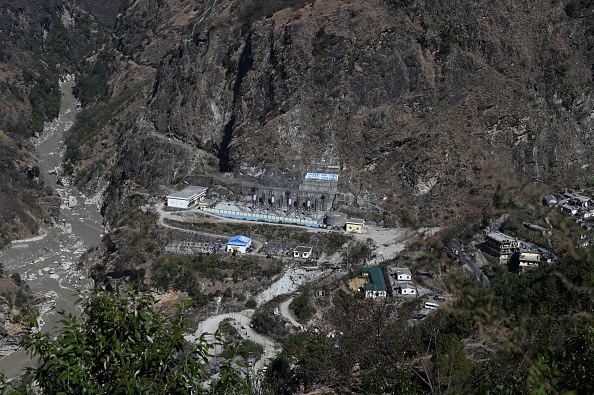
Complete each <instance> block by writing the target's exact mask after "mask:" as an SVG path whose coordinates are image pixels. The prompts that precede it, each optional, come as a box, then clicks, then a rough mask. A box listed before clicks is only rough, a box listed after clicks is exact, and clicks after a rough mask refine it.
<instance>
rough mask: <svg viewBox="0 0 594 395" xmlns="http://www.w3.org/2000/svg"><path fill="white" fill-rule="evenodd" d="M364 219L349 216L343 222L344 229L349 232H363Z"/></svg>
mask: <svg viewBox="0 0 594 395" xmlns="http://www.w3.org/2000/svg"><path fill="white" fill-rule="evenodd" d="M364 225H365V220H364V219H360V218H349V219H347V220H346V223H345V230H346V231H347V232H350V233H363V227H364Z"/></svg>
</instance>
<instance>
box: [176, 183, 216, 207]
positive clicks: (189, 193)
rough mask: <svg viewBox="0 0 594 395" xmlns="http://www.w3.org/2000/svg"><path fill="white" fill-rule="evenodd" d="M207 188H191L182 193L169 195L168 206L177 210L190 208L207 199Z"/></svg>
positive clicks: (183, 190)
mask: <svg viewBox="0 0 594 395" xmlns="http://www.w3.org/2000/svg"><path fill="white" fill-rule="evenodd" d="M207 190H208V188H206V187H198V186H189V187H187V188H184V189H182V190H181V191H177V192H173V193H172V194H171V195H167V206H168V207H176V208H184V209H187V208H190V207H192V206H193V205H194V204H196V202H198V201H200V200H202V199H204V198H205V197H206V191H207Z"/></svg>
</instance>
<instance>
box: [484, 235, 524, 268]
mask: <svg viewBox="0 0 594 395" xmlns="http://www.w3.org/2000/svg"><path fill="white" fill-rule="evenodd" d="M520 247H521V242H520V240H518V239H517V238H515V237H511V236H508V235H506V234H504V233H501V232H491V233H489V234H487V235H485V244H484V251H485V252H486V253H487V254H489V255H492V256H494V257H496V258H499V261H500V262H501V263H503V262H507V261H508V260H509V258H510V257H511V256H512V254H513V253H514V252H519V251H520Z"/></svg>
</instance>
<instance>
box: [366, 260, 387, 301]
mask: <svg viewBox="0 0 594 395" xmlns="http://www.w3.org/2000/svg"><path fill="white" fill-rule="evenodd" d="M361 274H362V275H363V276H365V277H367V278H368V279H369V281H368V282H366V283H365V284H364V285H363V290H364V291H365V297H366V298H374V299H375V298H385V297H386V296H387V295H388V293H387V288H386V282H385V281H384V274H383V273H382V269H381V268H380V267H364V268H362V269H361Z"/></svg>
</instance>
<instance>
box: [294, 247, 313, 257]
mask: <svg viewBox="0 0 594 395" xmlns="http://www.w3.org/2000/svg"><path fill="white" fill-rule="evenodd" d="M312 251H313V249H312V248H311V247H304V246H297V247H295V249H294V250H293V258H303V259H308V258H310V257H311V253H312Z"/></svg>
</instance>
